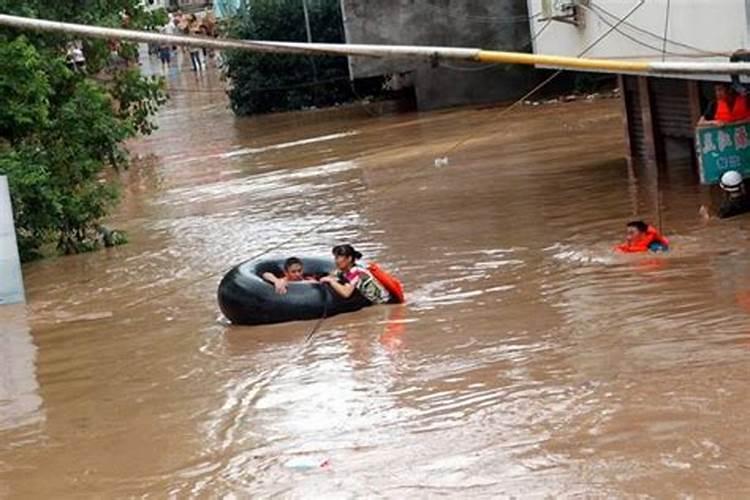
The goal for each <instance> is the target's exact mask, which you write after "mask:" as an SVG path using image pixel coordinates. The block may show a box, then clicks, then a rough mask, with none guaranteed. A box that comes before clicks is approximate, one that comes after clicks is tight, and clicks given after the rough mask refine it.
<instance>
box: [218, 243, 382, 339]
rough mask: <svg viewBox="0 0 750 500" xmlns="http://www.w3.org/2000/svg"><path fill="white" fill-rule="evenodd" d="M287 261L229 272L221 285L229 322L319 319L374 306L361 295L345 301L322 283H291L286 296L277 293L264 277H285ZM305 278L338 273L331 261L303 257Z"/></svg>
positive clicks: (221, 302) (269, 261)
mask: <svg viewBox="0 0 750 500" xmlns="http://www.w3.org/2000/svg"><path fill="white" fill-rule="evenodd" d="M284 260H285V259H267V260H260V261H248V262H244V263H242V264H240V265H238V266H237V267H235V268H233V269H232V270H230V271H229V272H228V273H227V274H226V275H225V276H224V278H223V279H222V280H221V284H219V292H218V299H219V307H220V308H221V312H222V313H223V314H224V316H226V318H227V319H229V321H231V322H232V323H234V324H236V325H262V324H270V323H283V322H285V321H302V320H312V319H319V318H321V317H323V316H324V315H326V316H335V315H337V314H341V313H345V312H352V311H357V310H359V309H362V308H363V307H366V306H369V305H371V302H370V301H368V300H367V299H365V298H364V297H363V296H362V295H360V294H359V293H358V292H355V293H354V294H353V295H352V297H351V298H349V299H344V298H342V297H340V296H339V295H338V294H336V293H335V292H334V291H333V290H331V288H330V287H329V286H327V285H322V284H319V283H294V282H292V283H289V286H288V291H287V293H286V294H284V295H280V294H278V293H276V290H275V289H274V287H273V285H272V284H271V283H269V282H267V281H266V280H264V279H263V278H262V277H261V276H262V275H263V274H264V273H267V272H270V273H273V274H275V275H276V276H279V277H280V276H283V275H284V268H283V266H284ZM302 263H303V265H304V269H305V276H314V277H316V278H320V277H322V276H326V275H328V274H330V273H331V272H332V271H334V270H335V264H334V263H333V261H332V260H330V259H319V258H303V259H302Z"/></svg>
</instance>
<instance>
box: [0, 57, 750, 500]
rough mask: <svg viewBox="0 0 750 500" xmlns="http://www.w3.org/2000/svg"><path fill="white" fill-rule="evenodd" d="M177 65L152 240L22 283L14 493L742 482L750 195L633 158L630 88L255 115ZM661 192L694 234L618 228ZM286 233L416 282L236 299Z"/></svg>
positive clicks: (719, 487) (467, 492)
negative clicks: (315, 311) (658, 173)
mask: <svg viewBox="0 0 750 500" xmlns="http://www.w3.org/2000/svg"><path fill="white" fill-rule="evenodd" d="M170 79H171V80H170V81H171V85H172V86H173V88H174V89H176V90H175V92H174V95H173V99H172V101H171V102H170V103H169V104H168V105H167V107H166V108H165V109H164V110H163V112H162V113H161V115H160V117H159V122H160V125H161V128H160V130H159V131H158V132H157V133H155V134H154V135H153V136H151V137H149V138H146V139H143V140H139V141H138V142H137V143H135V144H133V145H132V148H131V149H132V151H133V155H134V157H135V158H136V161H135V165H134V166H133V167H132V168H131V169H130V170H129V171H128V172H126V173H124V174H123V175H122V177H121V179H122V185H123V200H122V203H121V204H120V206H119V208H118V210H117V212H116V214H115V215H114V216H113V217H112V218H111V220H110V221H109V224H110V225H111V226H112V227H117V228H120V229H124V230H126V231H127V232H128V234H129V237H130V243H129V244H128V245H125V246H122V247H119V248H116V249H110V250H105V251H100V252H97V253H91V254H86V255H78V256H73V257H65V258H53V259H48V260H45V261H41V262H36V263H33V264H30V265H27V266H25V268H24V274H25V279H26V287H27V293H28V299H29V305H28V306H27V307H25V308H24V307H13V308H7V307H6V308H4V309H0V315H2V317H1V319H0V325H2V327H1V328H0V497H8V498H64V497H99V498H103V497H141V498H164V497H174V498H211V497H225V498H247V497H253V498H255V497H271V496H280V497H285V498H313V497H321V498H355V497H375V498H379V497H383V498H404V497H409V498H427V497H433V496H446V497H455V498H488V497H502V496H515V497H519V498H526V497H543V496H550V497H559V496H564V497H575V496H580V497H623V496H643V497H667V498H692V497H697V498H700V497H725V498H739V497H747V495H748V494H750V475H749V474H748V472H750V471H749V469H750V437H748V432H747V429H748V427H749V426H750V412H748V409H749V405H748V395H747V394H748V391H747V384H748V378H749V377H750V281H749V280H748V278H750V260H749V259H748V257H749V252H748V239H750V223H749V221H750V219H748V218H742V217H740V218H737V219H736V220H730V221H726V222H715V221H711V222H709V223H703V222H702V221H701V219H700V218H699V217H698V207H699V206H700V205H701V204H702V203H705V202H706V201H707V200H708V197H707V195H706V194H705V193H704V192H702V191H701V190H700V189H699V188H698V187H697V185H696V179H695V176H694V174H693V170H692V167H691V166H690V165H689V164H679V163H674V164H672V165H669V171H668V172H667V174H665V175H664V176H663V178H662V182H661V186H662V192H661V194H660V195H657V190H656V189H655V185H654V183H653V176H649V175H647V174H648V173H647V172H646V173H643V172H631V171H630V170H629V169H628V166H627V164H626V162H625V160H624V159H623V156H624V154H623V153H624V145H623V141H622V122H621V119H620V114H619V111H620V107H619V106H620V105H619V102H618V101H616V100H601V101H595V102H576V103H570V104H564V105H542V106H538V107H530V106H529V107H522V108H519V109H517V110H514V111H513V112H512V113H510V114H508V115H505V116H500V108H497V109H479V110H473V109H463V110H457V111H446V112H438V113H430V114H405V115H398V116H378V115H377V112H372V110H370V113H367V112H365V110H364V109H360V108H356V107H355V108H353V109H350V110H348V111H344V110H340V111H339V112H337V113H331V112H313V113H295V114H287V115H280V116H268V117H259V118H251V119H237V118H234V117H233V115H232V114H231V112H230V111H229V110H228V108H227V102H226V99H225V97H224V96H223V95H222V93H221V86H222V83H221V82H220V81H219V80H218V79H217V78H216V76H215V75H213V74H212V73H207V74H206V75H203V76H197V77H196V76H194V75H192V74H190V73H189V72H184V73H180V74H177V73H173V74H172V75H171V76H170ZM469 136H471V137H472V140H471V141H469V142H467V143H466V144H464V145H463V146H462V147H461V148H459V149H458V150H457V151H455V152H452V153H451V154H450V155H449V160H450V161H449V164H448V165H446V166H443V167H442V168H436V167H435V165H434V159H435V158H436V157H440V156H443V154H444V152H445V151H446V150H448V149H450V148H451V146H453V145H454V144H456V143H457V142H458V141H461V140H464V139H466V138H467V137H469ZM659 199H661V203H662V205H663V207H664V209H663V211H662V218H663V226H664V229H665V232H666V233H667V235H668V236H670V237H671V238H672V239H673V244H674V250H673V252H671V253H670V254H669V255H666V256H660V257H649V258H639V257H621V256H615V255H613V254H612V252H611V247H612V245H613V244H615V243H616V242H617V241H618V240H619V239H620V238H621V236H622V233H623V226H624V223H625V222H626V221H627V220H628V219H631V218H633V217H635V216H642V217H645V218H648V219H649V220H652V221H655V220H656V218H657V211H656V206H657V200H659ZM332 215H337V218H336V219H334V220H333V221H331V222H330V223H328V224H325V225H323V226H321V227H317V226H318V225H320V224H321V223H323V222H324V221H326V219H329V218H330V217H331V216H332ZM312 229H315V230H314V231H313V230H312ZM306 231H309V232H308V233H307V234H304V235H303V236H300V237H298V238H296V239H295V238H292V237H293V236H294V235H296V234H300V233H304V232H306ZM290 239H291V241H289V242H288V243H287V244H286V246H285V247H283V248H282V249H280V250H278V251H276V252H275V253H274V255H278V256H288V255H308V254H320V255H326V254H327V252H328V249H329V248H330V247H331V246H332V245H334V244H336V243H340V242H352V243H354V244H355V245H357V246H358V247H360V248H361V250H362V251H363V253H365V254H366V257H369V258H371V259H376V260H378V261H380V262H381V263H383V264H384V265H385V266H386V267H387V268H390V269H392V270H394V271H396V272H397V273H398V275H399V276H400V277H401V278H403V281H404V282H405V283H406V286H407V288H408V294H409V303H408V305H405V306H388V307H373V308H369V309H366V310H363V311H360V312H357V313H353V314H349V315H342V316H337V317H335V318H329V319H327V320H325V321H324V322H323V324H322V327H321V328H320V330H319V331H318V332H317V333H316V335H315V336H313V338H312V339H311V340H310V341H309V342H307V343H306V342H305V336H306V335H307V334H308V332H309V331H310V330H311V328H312V327H313V326H314V324H315V322H306V323H289V324H284V325H275V326H262V327H236V326H231V325H228V324H227V323H226V321H224V320H223V319H222V318H221V314H220V312H219V309H218V306H217V303H216V298H215V297H216V288H217V284H218V281H219V280H220V278H221V276H222V274H223V273H224V272H225V271H226V270H228V269H229V268H230V267H231V266H233V265H234V264H237V263H239V262H241V261H243V260H245V259H248V258H251V257H252V256H253V255H257V254H258V253H260V252H262V251H264V250H265V249H267V248H269V247H271V246H274V245H276V244H279V243H282V242H284V241H287V240H290ZM305 460H309V461H312V462H314V463H317V462H320V461H323V460H327V461H328V465H327V466H326V467H321V468H317V467H316V468H312V469H307V470H301V467H300V463H302V462H304V461H305Z"/></svg>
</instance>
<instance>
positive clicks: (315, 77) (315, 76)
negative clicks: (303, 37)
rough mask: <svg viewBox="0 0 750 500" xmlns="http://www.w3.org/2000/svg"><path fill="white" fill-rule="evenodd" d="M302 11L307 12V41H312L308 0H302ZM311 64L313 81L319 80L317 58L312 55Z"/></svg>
mask: <svg viewBox="0 0 750 500" xmlns="http://www.w3.org/2000/svg"><path fill="white" fill-rule="evenodd" d="M302 11H303V12H304V13H305V31H307V43H312V41H313V39H312V29H311V28H310V12H309V11H308V10H307V0H302ZM310 64H312V70H313V81H315V82H317V81H318V67H317V65H316V64H315V59H314V58H313V57H312V56H311V57H310Z"/></svg>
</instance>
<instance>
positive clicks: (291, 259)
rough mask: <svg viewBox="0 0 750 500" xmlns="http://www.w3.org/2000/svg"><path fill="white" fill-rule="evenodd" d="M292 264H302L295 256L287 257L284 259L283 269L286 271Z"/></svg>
mask: <svg viewBox="0 0 750 500" xmlns="http://www.w3.org/2000/svg"><path fill="white" fill-rule="evenodd" d="M294 265H300V266H301V265H303V264H302V261H301V260H300V259H298V258H297V257H289V258H288V259H286V260H285V261H284V271H288V270H289V268H290V267H292V266H294Z"/></svg>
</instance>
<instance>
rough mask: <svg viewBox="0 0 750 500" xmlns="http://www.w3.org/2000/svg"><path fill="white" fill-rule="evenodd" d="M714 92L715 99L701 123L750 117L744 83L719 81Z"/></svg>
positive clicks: (739, 119)
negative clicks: (734, 84) (735, 83)
mask: <svg viewBox="0 0 750 500" xmlns="http://www.w3.org/2000/svg"><path fill="white" fill-rule="evenodd" d="M714 92H715V99H714V100H713V101H712V102H711V104H710V105H709V106H708V109H707V110H706V112H705V113H704V114H703V118H702V119H701V123H712V122H715V123H731V122H736V121H741V120H747V119H750V106H749V105H748V98H747V92H746V91H745V88H744V87H743V86H742V85H739V86H729V85H727V84H726V83H719V84H716V85H715V86H714Z"/></svg>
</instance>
